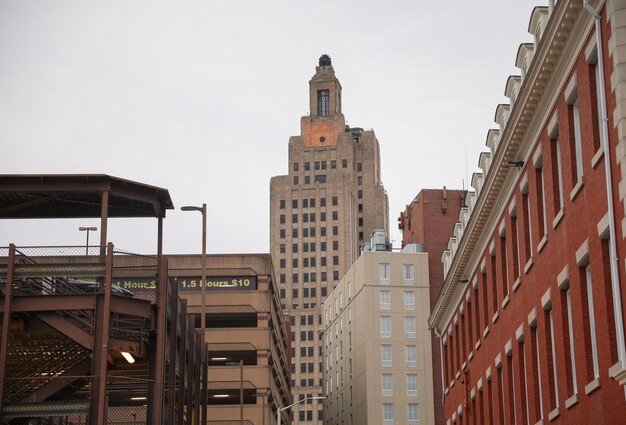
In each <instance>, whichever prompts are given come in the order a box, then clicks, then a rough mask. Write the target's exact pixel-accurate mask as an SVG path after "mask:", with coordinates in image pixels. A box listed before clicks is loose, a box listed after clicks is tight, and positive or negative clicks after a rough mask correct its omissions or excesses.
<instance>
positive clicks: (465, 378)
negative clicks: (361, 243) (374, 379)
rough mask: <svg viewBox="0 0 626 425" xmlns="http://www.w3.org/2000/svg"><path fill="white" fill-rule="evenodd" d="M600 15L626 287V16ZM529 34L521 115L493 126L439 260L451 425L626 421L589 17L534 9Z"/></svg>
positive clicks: (513, 112) (608, 11) (574, 7)
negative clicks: (623, 131) (623, 55)
mask: <svg viewBox="0 0 626 425" xmlns="http://www.w3.org/2000/svg"><path fill="white" fill-rule="evenodd" d="M593 6H594V7H595V8H596V10H599V11H600V12H601V21H600V22H601V28H602V34H603V37H602V50H603V51H604V52H609V53H610V54H607V53H605V55H604V60H603V65H604V71H605V72H604V78H605V81H606V82H607V85H606V91H605V93H606V96H607V109H608V111H609V112H608V129H609V131H608V141H609V154H610V157H611V164H610V166H611V169H612V172H611V176H612V177H613V184H614V186H613V193H612V194H610V195H611V196H612V198H613V199H614V200H615V208H614V210H613V212H614V214H615V222H616V226H615V227H616V228H615V231H616V235H617V240H616V242H617V244H616V245H617V258H618V261H619V270H618V274H619V280H620V281H621V282H623V281H624V278H625V270H624V261H623V260H624V249H625V247H624V241H623V236H622V235H623V230H624V229H623V226H622V222H623V220H624V209H623V205H622V204H620V203H619V202H618V200H619V199H621V198H620V194H622V193H623V191H619V190H618V188H617V187H618V186H619V180H620V178H621V175H620V169H619V168H618V163H617V161H615V162H613V161H614V158H615V157H616V153H617V154H619V153H620V150H621V148H620V147H619V144H620V141H619V132H618V129H619V128H618V127H617V126H616V122H615V119H616V117H619V113H621V106H620V104H621V102H619V101H618V99H619V98H618V97H616V94H615V92H614V91H613V90H614V88H615V87H616V85H615V81H616V74H619V72H617V71H616V69H617V67H616V64H615V63H614V60H615V58H616V57H617V56H616V55H615V54H613V53H611V52H612V51H613V52H616V51H617V50H616V49H614V48H613V47H612V46H615V44H616V42H617V41H616V38H615V37H614V34H615V31H614V26H615V24H616V21H618V20H622V19H621V14H623V10H624V8H625V7H626V5H625V6H622V3H621V2H617V1H616V2H613V1H607V2H606V3H605V2H596V3H595V4H593ZM617 9H619V10H621V12H620V13H616V12H615V10H617ZM618 17H619V18H618ZM612 20H613V22H612ZM529 31H530V32H531V33H533V34H538V35H537V36H536V38H535V44H534V46H533V47H532V48H527V50H528V52H529V56H527V57H526V58H522V59H527V61H525V60H521V61H519V59H520V58H519V57H518V63H520V64H522V77H523V78H522V80H521V81H520V85H519V86H518V87H517V91H516V92H514V94H513V95H512V96H511V99H512V103H513V106H512V107H511V108H510V109H509V111H508V113H507V114H505V115H503V116H498V115H497V116H496V119H497V120H498V123H499V124H500V130H499V131H498V135H497V136H498V137H497V138H496V139H495V143H492V144H491V145H490V148H492V149H491V152H490V153H488V154H487V155H486V157H485V160H484V161H481V163H480V164H481V167H482V168H483V172H482V173H477V174H476V175H475V176H474V177H475V178H474V179H473V185H474V187H475V189H476V192H475V193H473V194H470V196H469V197H468V206H469V211H468V212H467V214H463V213H462V214H461V230H462V232H460V233H459V234H456V233H455V236H456V239H454V240H451V243H450V244H449V250H448V251H447V252H446V253H444V255H443V265H444V272H445V273H446V277H445V283H444V288H443V290H442V293H441V295H440V297H439V298H438V300H437V302H436V304H435V306H434V309H433V313H432V315H431V319H430V322H431V326H432V327H434V328H435V331H436V332H437V333H438V335H441V342H442V345H443V357H444V382H445V384H444V394H445V399H444V400H445V404H444V410H445V418H446V421H447V423H456V424H482V423H488V424H496V423H497V424H500V423H507V424H509V423H531V424H534V423H537V422H539V421H543V423H548V422H550V423H563V424H583V423H585V424H588V423H598V424H605V423H624V418H623V411H624V408H625V407H626V406H625V404H626V403H625V397H624V387H623V384H624V378H623V375H624V372H623V370H624V368H623V364H624V360H626V359H624V358H623V357H622V359H621V360H622V362H620V356H619V350H620V348H621V347H623V345H622V344H623V339H621V338H620V332H619V327H620V326H622V324H623V322H624V315H623V312H619V311H618V313H619V314H616V310H615V306H616V304H619V303H621V304H622V305H623V302H624V291H623V290H620V291H618V292H617V293H616V295H617V296H616V297H614V293H615V292H614V291H613V287H614V283H613V281H612V278H611V270H610V261H611V260H610V255H609V250H610V243H611V241H610V238H609V235H610V232H609V227H610V225H609V223H610V220H609V214H608V207H607V204H608V201H607V190H606V173H605V163H604V162H605V161H606V160H607V157H608V154H607V153H606V152H605V151H604V149H603V148H602V144H601V130H600V129H601V124H602V122H601V119H600V118H599V109H600V108H599V105H600V104H599V102H598V97H599V96H598V95H599V94H600V93H599V91H598V90H599V89H600V87H601V86H600V85H599V83H600V81H601V79H599V78H597V77H598V75H597V73H598V72H599V69H600V68H599V67H598V66H597V60H598V57H599V55H598V48H597V47H598V46H597V45H596V41H595V32H594V19H593V18H592V16H591V15H590V14H588V13H587V11H585V10H584V9H583V4H582V2H578V1H565V0H563V1H559V2H558V3H557V4H556V5H555V6H554V8H536V9H535V10H534V11H533V15H532V16H531V25H529ZM524 66H525V67H524ZM617 156H618V160H619V155H617ZM522 161H523V162H522ZM622 287H623V284H622Z"/></svg>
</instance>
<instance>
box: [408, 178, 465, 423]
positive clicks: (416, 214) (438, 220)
mask: <svg viewBox="0 0 626 425" xmlns="http://www.w3.org/2000/svg"><path fill="white" fill-rule="evenodd" d="M465 195H466V192H465V191H463V190H448V189H446V188H445V187H444V188H443V189H423V190H421V191H420V192H419V193H418V194H417V196H416V197H415V198H414V199H413V201H412V202H411V203H410V204H409V205H407V206H406V209H405V210H404V211H403V212H401V213H400V217H399V218H398V228H399V229H400V230H402V248H404V247H405V246H407V245H408V244H421V245H422V250H423V251H424V252H427V253H428V254H429V255H428V270H429V273H428V274H429V281H430V307H431V311H432V307H433V305H434V304H435V301H436V300H437V297H438V296H439V292H440V291H441V288H442V286H443V263H442V262H441V255H442V254H443V252H444V251H445V250H447V249H448V240H449V238H450V234H452V232H453V230H454V226H455V225H456V223H457V221H458V219H459V213H460V211H461V208H464V207H465ZM432 359H433V384H434V385H433V395H434V400H435V423H436V424H443V423H444V422H445V419H444V415H443V399H442V394H443V392H442V380H441V364H442V363H441V350H440V344H439V341H438V340H437V337H436V335H435V334H434V333H432Z"/></svg>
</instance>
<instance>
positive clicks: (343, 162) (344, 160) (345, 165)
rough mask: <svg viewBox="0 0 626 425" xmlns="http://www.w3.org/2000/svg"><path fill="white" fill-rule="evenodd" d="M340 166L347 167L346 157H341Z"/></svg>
mask: <svg viewBox="0 0 626 425" xmlns="http://www.w3.org/2000/svg"><path fill="white" fill-rule="evenodd" d="M341 168H348V160H347V159H342V160H341Z"/></svg>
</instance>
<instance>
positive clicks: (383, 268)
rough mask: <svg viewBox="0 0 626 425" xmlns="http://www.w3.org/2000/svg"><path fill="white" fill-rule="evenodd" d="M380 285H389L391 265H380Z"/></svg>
mask: <svg viewBox="0 0 626 425" xmlns="http://www.w3.org/2000/svg"><path fill="white" fill-rule="evenodd" d="M378 283H380V284H383V285H385V284H388V283H389V263H380V264H378Z"/></svg>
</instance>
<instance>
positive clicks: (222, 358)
mask: <svg viewBox="0 0 626 425" xmlns="http://www.w3.org/2000/svg"><path fill="white" fill-rule="evenodd" d="M211 360H226V357H211Z"/></svg>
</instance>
